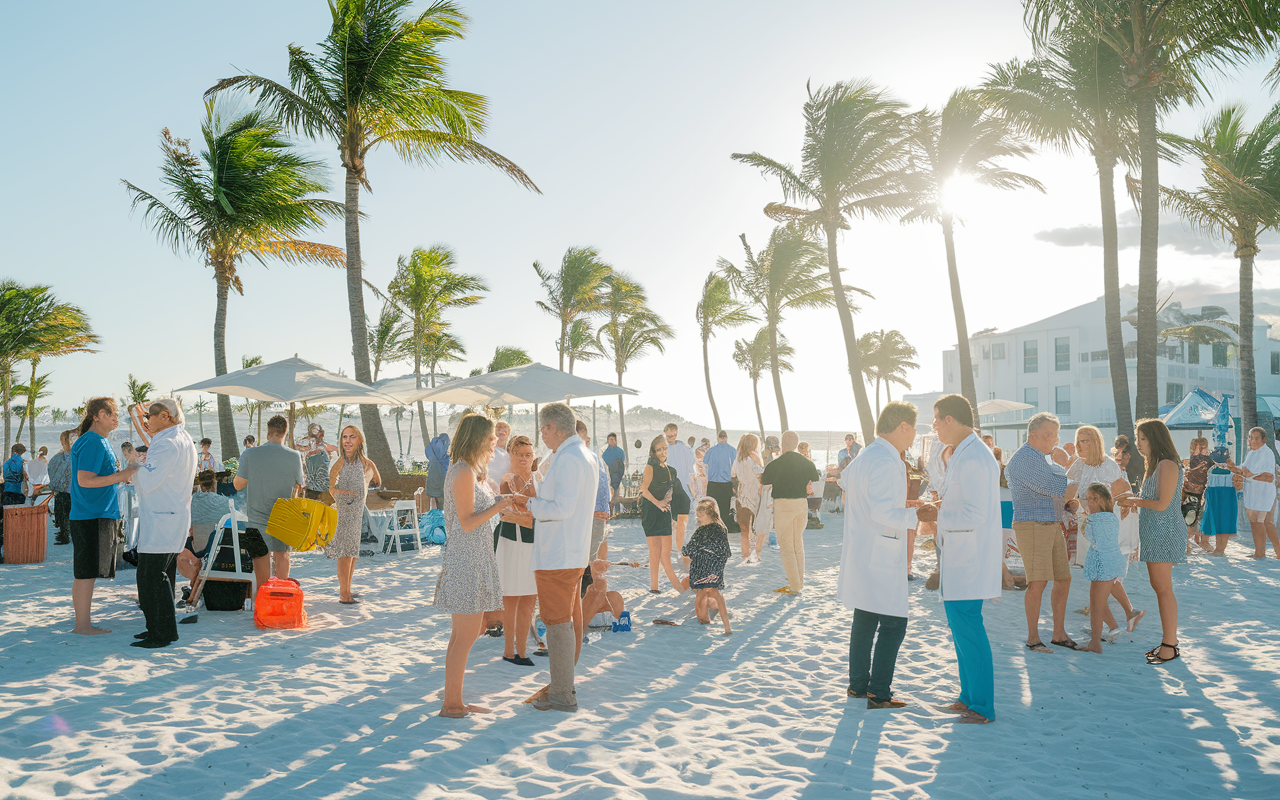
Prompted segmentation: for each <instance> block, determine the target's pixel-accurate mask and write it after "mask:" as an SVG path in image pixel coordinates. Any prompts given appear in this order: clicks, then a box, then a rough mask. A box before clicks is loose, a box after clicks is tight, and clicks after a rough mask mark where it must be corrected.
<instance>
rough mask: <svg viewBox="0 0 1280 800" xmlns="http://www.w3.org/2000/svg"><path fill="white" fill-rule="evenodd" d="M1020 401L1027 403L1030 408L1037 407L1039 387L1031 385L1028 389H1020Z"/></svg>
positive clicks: (1038, 405)
mask: <svg viewBox="0 0 1280 800" xmlns="http://www.w3.org/2000/svg"><path fill="white" fill-rule="evenodd" d="M1022 402H1024V403H1026V404H1027V405H1029V406H1031V407H1032V408H1039V407H1040V389H1039V387H1035V386H1032V387H1031V388H1030V389H1023V390H1022Z"/></svg>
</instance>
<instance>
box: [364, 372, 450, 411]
mask: <svg viewBox="0 0 1280 800" xmlns="http://www.w3.org/2000/svg"><path fill="white" fill-rule="evenodd" d="M433 378H434V379H435V384H436V388H437V389H438V388H440V387H441V386H444V385H445V384H447V383H453V382H454V381H456V380H458V378H456V377H455V376H453V375H443V374H441V373H438V372H437V373H436V374H435V375H432V374H431V373H430V372H425V373H423V375H422V388H421V389H419V388H418V385H417V384H418V381H417V376H416V375H413V374H409V375H401V376H400V377H398V378H383V379H382V380H380V381H374V382H373V388H374V389H376V390H377V391H379V392H382V393H383V394H385V395H390V396H391V397H394V398H396V399H398V400H400V401H401V403H400V404H401V405H408V404H410V403H416V402H418V395H421V394H424V393H426V392H429V391H431V388H432V387H431V382H432V379H433Z"/></svg>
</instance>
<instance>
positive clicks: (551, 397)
mask: <svg viewBox="0 0 1280 800" xmlns="http://www.w3.org/2000/svg"><path fill="white" fill-rule="evenodd" d="M396 380H399V379H396ZM375 388H378V387H377V384H375ZM381 390H382V391H384V392H385V391H387V390H386V389H385V388H382V389H381ZM616 394H628V395H634V394H637V393H636V392H635V391H634V390H632V389H628V388H626V387H625V386H618V385H617V384H613V383H604V382H602V381H593V380H591V379H589V378H580V377H578V376H577V375H570V374H569V373H567V372H562V371H560V370H558V369H555V368H553V367H547V366H543V365H542V364H537V363H534V364H524V365H522V366H519V367H512V368H510V369H503V370H498V371H497V372H488V373H485V374H484V375H476V376H475V377H472V378H463V379H461V380H456V381H453V382H452V383H448V384H446V385H444V386H438V387H436V388H434V389H418V390H413V391H411V392H407V393H399V392H397V393H396V397H398V398H400V400H401V401H402V402H403V403H410V402H416V401H418V400H430V401H433V402H437V403H453V404H455V405H461V406H490V407H492V406H514V405H522V404H527V403H555V402H560V401H563V400H565V399H567V398H574V397H604V396H608V395H616Z"/></svg>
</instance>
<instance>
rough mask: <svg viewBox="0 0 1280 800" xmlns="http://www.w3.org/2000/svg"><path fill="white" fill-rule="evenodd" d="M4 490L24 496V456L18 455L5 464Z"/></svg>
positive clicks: (14, 455) (12, 456)
mask: <svg viewBox="0 0 1280 800" xmlns="http://www.w3.org/2000/svg"><path fill="white" fill-rule="evenodd" d="M4 490H5V491H6V492H13V493H14V494H22V456H20V455H18V454H17V453H14V454H13V455H11V456H9V460H8V461H6V462H4Z"/></svg>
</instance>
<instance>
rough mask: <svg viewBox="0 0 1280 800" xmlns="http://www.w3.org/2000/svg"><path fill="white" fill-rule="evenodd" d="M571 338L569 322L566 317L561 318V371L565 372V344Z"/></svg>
mask: <svg viewBox="0 0 1280 800" xmlns="http://www.w3.org/2000/svg"><path fill="white" fill-rule="evenodd" d="M568 339H569V323H568V321H567V320H566V319H565V318H564V317H561V318H560V347H559V350H560V371H561V372H564V346H565V343H566V342H567V341H568Z"/></svg>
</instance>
